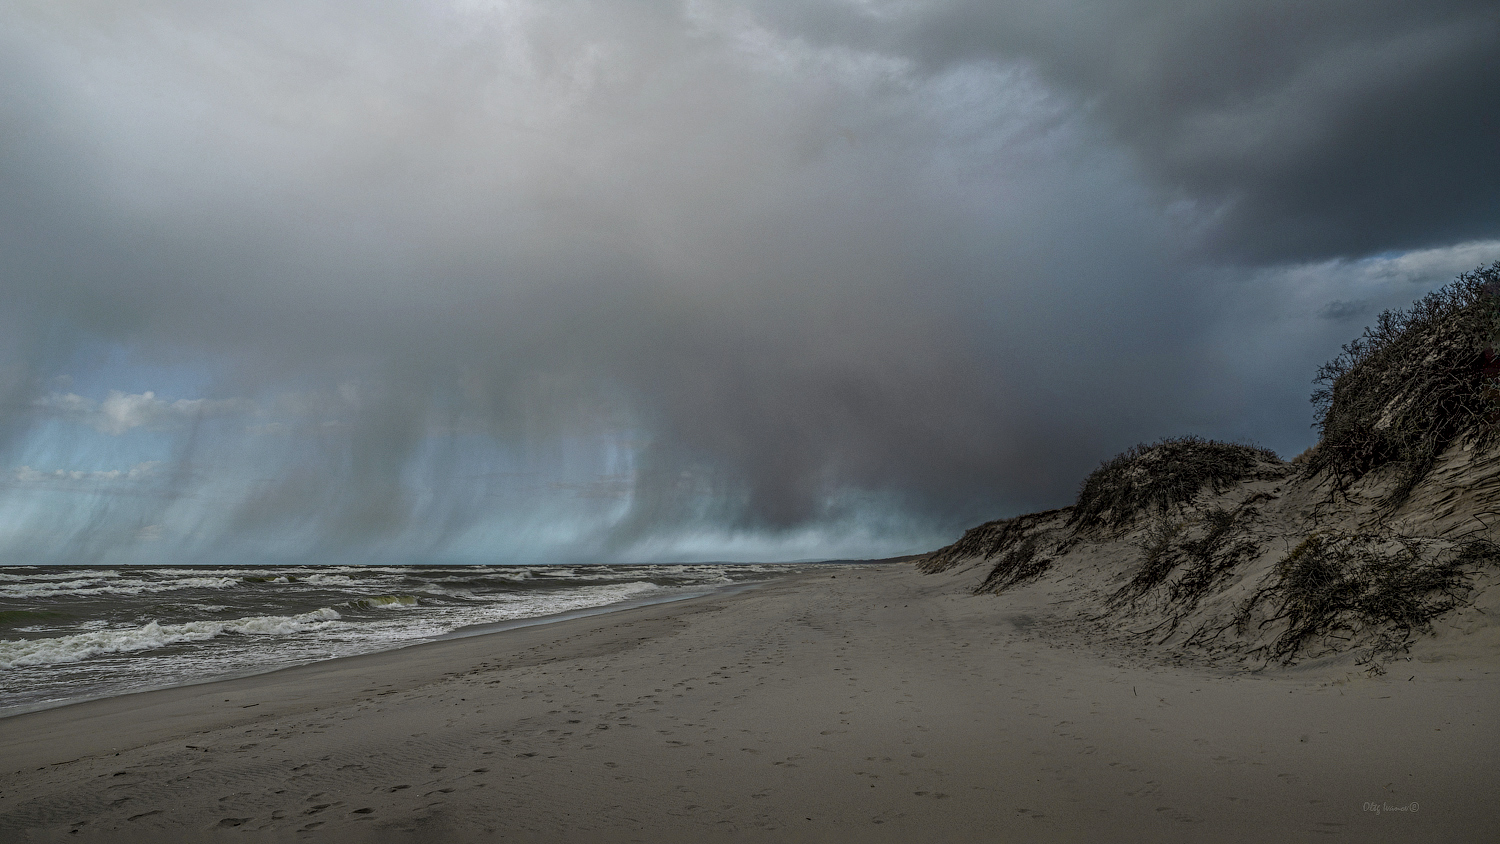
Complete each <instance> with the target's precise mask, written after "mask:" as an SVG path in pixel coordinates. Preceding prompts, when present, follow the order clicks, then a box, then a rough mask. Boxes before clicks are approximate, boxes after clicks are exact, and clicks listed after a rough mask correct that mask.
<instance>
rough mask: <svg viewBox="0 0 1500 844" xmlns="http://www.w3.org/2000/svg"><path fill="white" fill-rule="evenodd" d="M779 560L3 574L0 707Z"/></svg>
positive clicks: (690, 589) (649, 595)
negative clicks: (698, 562)
mask: <svg viewBox="0 0 1500 844" xmlns="http://www.w3.org/2000/svg"><path fill="white" fill-rule="evenodd" d="M798 569H799V567H798V566H777V565H729V564H708V565H655V566H647V565H633V566H443V567H439V566H370V567H363V566H284V567H232V566H199V567H157V568H145V567H123V568H104V567H85V566H77V567H61V566H32V567H26V566H17V567H8V568H5V569H0V672H3V674H0V715H4V714H8V713H15V712H19V711H25V710H27V709H33V708H36V707H38V706H48V705H56V704H58V703H62V702H66V701H68V700H77V699H82V698H90V697H99V696H105V695H112V694H121V693H124V692H130V691H139V690H142V689H146V688H161V687H166V686H172V685H179V684H182V683H191V682H201V681H203V680H208V679H213V678H218V677H224V676H231V675H237V674H245V673H253V672H256V671H264V670H268V669H273V668H279V667H284V666H288V665H296V664H300V663H305V662H312V661H317V660H322V659H330V658H334V657H341V656H351V655H354V654H361V653H371V652H374V651H380V650H387V649H390V648H394V647H401V646H404V645H409V644H413V643H416V642H421V641H427V640H430V639H433V638H437V637H440V636H444V635H451V634H452V633H454V632H455V631H461V630H464V629H466V628H470V627H475V626H479V625H487V624H494V623H497V622H504V621H511V620H515V619H525V618H537V617H544V616H552V615H556V614H560V613H568V612H575V611H579V610H586V609H590V608H597V607H608V606H612V605H622V604H626V603H629V604H635V603H641V602H651V601H661V600H672V599H675V598H681V597H687V596H692V595H698V594H703V593H706V592H709V591H712V590H714V589H716V588H722V587H725V586H729V585H733V584H736V583H751V582H756V581H761V580H765V579H768V578H773V577H776V576H779V575H782V574H786V573H789V572H792V571H796V570H798Z"/></svg>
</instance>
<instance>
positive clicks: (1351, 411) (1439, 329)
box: [1306, 262, 1500, 509]
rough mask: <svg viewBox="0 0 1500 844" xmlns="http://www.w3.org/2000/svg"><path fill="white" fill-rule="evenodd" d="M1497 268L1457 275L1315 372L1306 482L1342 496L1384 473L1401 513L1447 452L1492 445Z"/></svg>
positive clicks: (1499, 324) (1498, 369)
mask: <svg viewBox="0 0 1500 844" xmlns="http://www.w3.org/2000/svg"><path fill="white" fill-rule="evenodd" d="M1497 333H1500V262H1497V263H1495V264H1491V265H1490V266H1489V267H1483V268H1480V269H1477V270H1474V271H1473V272H1469V273H1464V274H1463V275H1461V276H1459V277H1458V279H1457V280H1456V281H1454V282H1453V283H1452V284H1449V285H1448V286H1447V287H1444V288H1443V289H1441V290H1438V291H1436V292H1434V293H1431V294H1429V295H1428V296H1427V297H1425V298H1423V299H1422V300H1421V301H1419V302H1417V303H1416V304H1415V305H1413V306H1412V307H1411V308H1410V309H1407V310H1395V311H1386V312H1385V313H1382V314H1381V315H1380V317H1379V318H1378V319H1377V320H1376V322H1375V324H1374V325H1373V326H1370V327H1369V328H1366V329H1365V333H1364V335H1363V336H1361V337H1359V338H1357V339H1355V340H1354V341H1353V342H1350V343H1348V344H1347V345H1345V346H1344V350H1343V353H1342V354H1340V355H1339V356H1338V357H1336V358H1334V359H1333V360H1332V361H1329V362H1328V363H1326V364H1324V365H1323V367H1322V368H1320V369H1319V370H1318V378H1317V382H1318V383H1319V384H1321V385H1322V386H1321V387H1320V388H1319V389H1318V391H1317V392H1315V393H1314V394H1313V402H1314V403H1315V404H1316V405H1317V408H1318V414H1317V427H1318V432H1319V434H1320V435H1321V436H1320V439H1319V441H1318V445H1317V447H1316V448H1315V449H1313V452H1312V454H1311V455H1309V456H1308V460H1307V467H1306V468H1307V471H1308V472H1309V473H1318V472H1327V473H1329V474H1330V475H1331V476H1332V477H1333V479H1334V481H1335V482H1336V483H1337V484H1338V485H1339V486H1340V488H1342V489H1347V487H1348V485H1349V484H1350V483H1353V482H1354V481H1357V480H1359V479H1360V478H1362V477H1364V476H1365V475H1367V474H1369V473H1370V472H1373V471H1375V470H1377V469H1381V468H1384V467H1391V468H1393V469H1395V470H1396V472H1397V482H1396V484H1395V485H1394V487H1393V488H1392V489H1391V491H1390V492H1389V493H1387V495H1386V496H1385V500H1384V502H1383V504H1384V505H1385V506H1386V507H1387V508H1390V509H1394V508H1395V507H1398V506H1400V505H1401V503H1402V502H1404V501H1405V500H1406V498H1407V497H1408V496H1409V495H1411V491H1412V489H1413V488H1415V487H1416V485H1417V484H1418V483H1420V482H1421V480H1422V478H1423V477H1425V476H1426V474H1427V473H1428V472H1429V471H1430V470H1431V469H1432V465H1433V463H1434V462H1435V461H1436V460H1437V457H1438V455H1439V454H1441V453H1442V452H1443V451H1444V450H1445V449H1446V448H1448V446H1449V445H1451V444H1453V443H1454V442H1457V441H1460V440H1465V439H1466V440H1469V441H1473V442H1475V443H1476V444H1478V445H1481V446H1482V445H1486V444H1488V443H1489V442H1491V441H1492V440H1493V439H1494V438H1495V436H1496V430H1497V426H1496V422H1497V421H1500V420H1497V418H1496V416H1497V409H1500V401H1497V392H1500V387H1497V381H1496V379H1497V376H1500V359H1497V357H1496V352H1497V348H1500V337H1497Z"/></svg>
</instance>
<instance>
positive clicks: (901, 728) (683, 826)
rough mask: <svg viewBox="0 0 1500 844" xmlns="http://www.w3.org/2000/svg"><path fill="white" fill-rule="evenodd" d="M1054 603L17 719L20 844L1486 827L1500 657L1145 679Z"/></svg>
mask: <svg viewBox="0 0 1500 844" xmlns="http://www.w3.org/2000/svg"><path fill="white" fill-rule="evenodd" d="M1035 594H1038V595H1039V594H1040V593H1035ZM1027 595H1028V593H1027V592H1026V591H1024V590H1022V591H1019V592H1016V593H1013V594H1007V595H1004V596H973V595H968V594H965V593H964V592H962V591H960V590H956V589H955V588H954V584H953V582H952V581H951V580H950V579H948V578H934V577H923V576H921V575H919V574H917V573H916V572H915V571H913V570H912V568H911V567H910V566H908V565H882V566H864V567H857V568H843V567H841V568H839V569H838V570H836V571H833V572H831V573H830V572H825V573H820V574H810V575H804V576H798V577H791V578H787V579H785V580H780V581H777V582H774V583H771V584H768V585H766V586H763V587H761V588H758V589H754V590H750V591H747V592H743V593H740V594H737V595H732V596H722V595H720V596H710V597H706V598H701V599H696V600H690V601H684V602H679V603H673V604H664V605H658V606H649V607H642V608H638V609H633V610H627V611H623V612H619V613H614V614H610V615H605V616H596V617H591V618H583V619H575V620H571V621H566V622H560V623H558V624H553V625H547V626H542V627H533V628H527V629H520V630H512V631H507V632H504V633H498V634H493V635H487V636H479V637H474V638H468V639H458V640H451V641H443V642H436V643H432V644H428V645H421V646H417V647H412V648H407V649H404V650H400V651H394V652H388V653H384V654H374V655H369V656H363V657H356V658H350V659H343V660H336V661H331V662H325V663H320V664H316V665H310V666H303V667H300V668H295V669H289V670H284V671H279V672H276V673H273V674H267V675H261V676H258V677H251V678H244V679H239V680H231V681H225V682H220V683H211V684H206V685H201V686H193V687H187V688H179V689H170V690H165V691H159V692H149V693H144V694H137V695H130V696H125V697H119V698H112V699H108V700H101V701H94V702H89V703H83V704H78V705H74V706H68V707H64V708H60V709H54V710H48V711H43V712H35V713H30V714H25V715H19V716H15V717H11V718H7V719H0V840H4V841H51V840H68V841H76V840H79V839H84V840H96V839H97V840H110V841H119V840H124V841H134V840H150V841H155V842H168V841H179V840H180V841H197V840H226V841H260V840H275V841H280V840H288V841H297V840H326V841H384V840H393V841H410V840H420V841H468V840H495V841H507V840H520V841H531V840H536V841H651V842H657V841H667V842H674V841H682V842H688V841H701V840H721V839H722V840H736V841H840V842H842V841H849V842H854V841H937V842H941V841H986V842H993V841H1049V840H1063V841H1073V840H1076V841H1105V840H1112V841H1129V840H1150V841H1208V840H1217V841H1273V840H1274V841H1303V840H1318V841H1326V840H1334V841H1337V840H1348V841H1411V840H1423V841H1476V840H1483V839H1484V838H1486V837H1487V836H1488V835H1489V834H1490V832H1491V830H1492V823H1491V815H1492V812H1491V808H1492V807H1491V806H1489V805H1488V804H1489V801H1490V800H1491V799H1492V797H1493V795H1494V794H1495V793H1496V792H1497V786H1500V775H1497V773H1496V769H1495V766H1494V764H1493V763H1494V760H1495V759H1497V758H1500V723H1497V719H1496V718H1495V715H1496V712H1497V706H1500V682H1497V673H1496V672H1495V671H1494V670H1493V669H1494V668H1495V665H1494V660H1493V659H1485V658H1462V659H1449V660H1446V661H1436V662H1422V661H1413V662H1398V663H1394V664H1392V665H1391V666H1390V668H1391V670H1390V672H1389V674H1387V675H1386V676H1384V677H1378V678H1369V677H1365V676H1362V675H1360V674H1358V673H1357V672H1355V673H1351V672H1354V669H1352V668H1349V667H1347V666H1342V667H1330V666H1327V665H1325V666H1323V667H1321V668H1305V669H1300V670H1293V671H1286V670H1281V671H1277V672H1274V673H1266V674H1247V673H1244V672H1237V673H1230V672H1228V671H1227V670H1224V669H1212V668H1193V667H1181V666H1170V665H1167V666H1163V665H1156V666H1148V665H1142V664H1139V663H1138V662H1133V661H1132V660H1137V659H1139V657H1128V656H1126V655H1124V654H1123V653H1118V652H1109V651H1105V650H1101V649H1099V648H1098V647H1095V646H1093V645H1091V644H1089V643H1088V642H1086V641H1084V640H1083V639H1082V638H1081V636H1082V634H1080V633H1078V632H1076V630H1075V629H1074V628H1070V627H1068V626H1067V625H1054V624H1051V623H1050V620H1049V615H1050V613H1049V609H1048V607H1047V605H1046V604H1045V603H1044V602H1043V601H1042V600H1041V599H1040V598H1031V599H1029V600H1030V601H1031V602H1030V603H1028V597H1027ZM1372 808H1374V809H1379V810H1380V811H1371V809H1372ZM1403 808H1404V810H1403Z"/></svg>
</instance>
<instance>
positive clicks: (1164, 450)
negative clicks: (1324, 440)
mask: <svg viewBox="0 0 1500 844" xmlns="http://www.w3.org/2000/svg"><path fill="white" fill-rule="evenodd" d="M1267 462H1274V463H1276V464H1278V465H1280V464H1281V459H1280V458H1278V457H1277V456H1276V454H1275V453H1274V452H1272V451H1269V450H1267V449H1264V448H1257V447H1256V446H1251V445H1240V444H1237V443H1224V442H1217V441H1215V440H1205V439H1202V438H1201V437H1195V436H1191V435H1189V436H1186V437H1176V438H1168V439H1164V440H1162V441H1160V442H1157V443H1153V444H1151V445H1145V444H1142V445H1137V446H1134V447H1132V448H1131V449H1130V450H1128V451H1126V452H1124V453H1123V454H1119V455H1116V456H1115V457H1114V458H1112V459H1110V460H1107V461H1105V462H1104V463H1103V464H1101V465H1100V466H1099V468H1097V469H1095V470H1094V471H1093V473H1091V474H1090V475H1089V476H1088V477H1087V478H1085V479H1084V481H1083V488H1082V489H1081V490H1079V493H1078V503H1077V504H1076V505H1074V507H1073V512H1072V513H1071V514H1070V516H1069V519H1068V524H1070V525H1076V526H1080V527H1094V526H1103V527H1119V526H1121V525H1124V524H1126V523H1128V522H1130V521H1132V520H1134V519H1135V518H1136V517H1137V516H1139V515H1141V514H1143V513H1150V514H1155V515H1158V516H1162V517H1165V516H1166V514H1167V512H1168V511H1169V510H1171V508H1173V507H1175V506H1178V505H1182V504H1186V503H1187V502H1189V501H1191V500H1192V499H1193V497H1194V496H1195V495H1197V494H1198V493H1199V492H1200V491H1201V490H1203V489H1204V488H1205V487H1211V488H1212V489H1213V491H1214V492H1216V493H1220V492H1224V491H1225V490H1226V489H1228V488H1229V486H1231V485H1232V484H1235V483H1238V482H1240V481H1242V480H1244V479H1245V478H1247V477H1250V476H1251V475H1253V474H1254V473H1255V472H1256V470H1257V469H1258V468H1260V467H1261V466H1262V465H1263V464H1265V463H1267Z"/></svg>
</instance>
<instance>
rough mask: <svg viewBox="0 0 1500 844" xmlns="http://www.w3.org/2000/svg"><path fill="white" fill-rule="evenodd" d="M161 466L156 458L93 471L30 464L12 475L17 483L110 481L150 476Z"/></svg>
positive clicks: (132, 479) (136, 479)
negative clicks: (37, 466) (130, 465)
mask: <svg viewBox="0 0 1500 844" xmlns="http://www.w3.org/2000/svg"><path fill="white" fill-rule="evenodd" d="M160 466H161V462H160V461H158V460H147V461H145V462H142V463H137V464H135V465H134V466H132V467H130V468H129V469H105V470H94V471H81V470H77V469H54V470H52V471H43V470H41V469H33V468H32V467H30V466H22V467H20V468H19V469H16V470H15V472H14V475H13V477H14V478H15V480H16V482H17V483H23V484H48V483H54V484H55V483H75V482H95V483H111V482H115V481H138V480H143V479H145V478H148V477H151V476H152V475H154V474H155V473H156V470H157V469H158V468H159V467H160Z"/></svg>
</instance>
